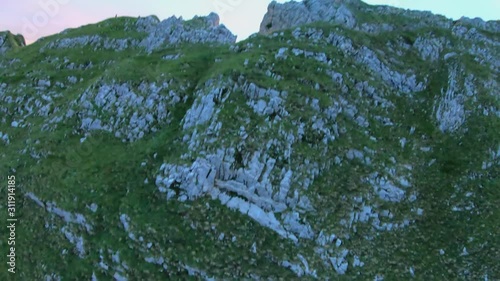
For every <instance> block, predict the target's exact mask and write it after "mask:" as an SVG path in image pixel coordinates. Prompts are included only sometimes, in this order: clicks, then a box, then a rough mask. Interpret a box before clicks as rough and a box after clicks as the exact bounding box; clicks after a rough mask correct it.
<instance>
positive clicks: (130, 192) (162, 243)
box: [0, 14, 500, 280]
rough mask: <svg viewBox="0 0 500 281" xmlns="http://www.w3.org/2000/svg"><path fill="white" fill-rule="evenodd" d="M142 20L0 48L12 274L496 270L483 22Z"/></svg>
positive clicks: (465, 275) (494, 149) (493, 129)
mask: <svg viewBox="0 0 500 281" xmlns="http://www.w3.org/2000/svg"><path fill="white" fill-rule="evenodd" d="M361 16H362V15H360V16H359V17H358V21H362V20H363V19H365V20H366V21H367V22H369V21H370V20H372V17H373V16H372V15H369V14H367V15H364V16H365V18H363V17H361ZM381 17H382V16H381ZM402 19H404V20H405V21H406V22H407V24H410V25H411V24H412V23H414V22H416V21H418V19H414V18H411V17H404V16H401V18H399V17H383V20H384V22H386V23H388V24H393V25H394V26H402V25H400V23H401V22H400V21H401V20H402ZM198 21H199V19H195V20H193V21H188V22H184V23H183V24H184V25H187V26H189V28H191V27H192V28H194V29H196V28H209V27H207V26H203V25H202V24H199V22H198ZM376 21H377V22H378V20H376ZM139 25H140V19H135V18H116V19H109V20H106V21H104V22H100V23H97V24H93V25H88V26H84V27H81V28H78V29H73V30H68V31H66V32H64V33H61V34H56V35H53V36H50V37H47V38H44V39H41V40H39V41H37V42H35V43H34V44H32V45H29V46H26V47H23V48H21V49H16V50H11V51H9V52H7V53H5V54H4V55H3V56H2V57H0V114H1V115H0V116H1V120H0V132H1V133H0V139H2V140H0V146H1V147H2V150H1V152H0V157H1V159H2V161H0V170H1V171H2V172H1V176H2V177H5V176H6V175H9V174H14V175H15V176H16V185H17V190H16V200H17V201H16V210H17V213H16V216H17V218H18V219H19V224H18V228H17V230H16V234H17V240H16V245H17V248H16V255H17V263H16V271H17V273H16V275H17V278H18V279H19V280H42V279H45V280H60V279H61V280H85V279H87V280H88V279H91V278H94V279H93V280H110V279H111V278H114V279H115V280H164V279H169V280H170V279H171V280H200V279H201V280H207V279H210V278H214V279H215V280H219V279H220V280H248V279H250V280H252V279H253V280H298V279H304V280H308V279H311V280H314V279H319V280H326V279H329V280H353V279H355V280H407V279H410V278H412V276H413V278H415V279H417V280H496V279H500V268H499V266H498V262H497V261H498V258H499V257H500V240H499V239H500V238H499V236H498V235H497V234H496V233H499V231H500V229H499V226H500V213H499V211H498V208H497V206H498V204H500V188H499V187H500V180H499V177H498V174H499V171H500V168H499V164H500V142H499V141H500V133H499V131H498V130H497V128H499V127H500V119H499V117H500V111H499V110H500V109H499V106H500V103H499V92H498V81H499V79H498V66H496V65H495V60H496V61H498V58H499V51H498V49H497V48H496V46H498V44H499V43H498V38H499V34H498V33H494V32H489V31H485V30H481V29H477V28H475V27H474V26H472V25H469V24H467V23H458V25H457V26H456V28H455V29H446V28H441V27H428V26H423V27H422V28H420V29H416V30H413V29H412V30H409V29H408V30H407V29H404V28H396V29H395V30H392V31H385V32H381V33H378V34H369V33H367V32H364V31H361V30H353V29H348V28H345V27H343V26H341V25H337V24H332V23H326V22H315V23H311V24H308V25H304V26H300V27H294V28H290V29H286V30H282V31H277V32H275V33H273V34H270V35H268V36H265V35H258V34H257V35H254V36H252V37H251V38H249V39H247V40H244V41H241V42H238V43H235V44H219V43H217V42H212V43H210V42H206V43H194V44H193V43H182V42H179V43H178V44H170V45H168V44H166V45H163V46H162V47H160V48H156V49H154V50H153V51H152V52H148V51H147V50H146V49H145V48H144V47H143V46H141V44H140V42H143V41H142V40H144V39H146V38H147V37H148V33H147V31H145V30H143V29H141V28H139V27H138V26H139ZM458 28H464V29H466V30H467V31H469V33H466V34H469V35H471V34H472V35H475V36H479V35H480V36H484V37H485V38H488V39H489V40H490V41H486V40H480V41H477V40H475V38H476V37H472V36H471V37H470V38H468V39H464V38H463V37H460V36H462V35H459V34H463V33H458V32H457V30H458ZM471 30H473V31H472V32H471ZM93 36H98V37H95V38H92V37H93ZM65 46H67V47H65ZM474 50H476V52H475V53H474ZM488 56H490V58H491V57H492V58H493V59H487V58H488ZM5 181H6V180H5V179H4V178H2V182H5ZM4 194H5V193H4ZM2 200H4V201H6V200H7V199H6V198H5V197H4V195H3V194H2ZM1 213H2V216H5V215H6V213H7V210H6V209H5V207H3V204H2V211H1ZM0 247H1V248H2V252H3V253H4V252H6V251H7V245H6V241H4V240H2V241H1V242H0ZM2 274H7V273H6V272H5V271H3V272H2ZM3 276H4V277H2V280H3V279H4V278H11V277H12V276H6V275H3ZM488 278H489V279H488Z"/></svg>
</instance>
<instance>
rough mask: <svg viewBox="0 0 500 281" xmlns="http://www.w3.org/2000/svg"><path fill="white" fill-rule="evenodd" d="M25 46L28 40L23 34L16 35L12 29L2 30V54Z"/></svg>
mask: <svg viewBox="0 0 500 281" xmlns="http://www.w3.org/2000/svg"><path fill="white" fill-rule="evenodd" d="M24 46H26V41H25V40H24V37H23V36H22V35H20V34H18V35H14V34H12V33H11V32H10V31H3V32H0V55H2V54H4V53H6V52H7V51H9V50H12V49H16V48H19V47H24Z"/></svg>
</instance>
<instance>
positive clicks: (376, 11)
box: [260, 0, 500, 34]
mask: <svg viewBox="0 0 500 281" xmlns="http://www.w3.org/2000/svg"><path fill="white" fill-rule="evenodd" d="M390 16H392V17H395V18H396V19H399V21H394V20H393V24H392V25H391V24H389V21H386V20H385V19H387V17H390ZM416 19H418V20H416ZM320 21H323V22H331V23H336V24H340V25H342V26H344V27H347V28H350V29H355V30H360V31H365V32H367V33H379V32H383V31H391V30H394V29H398V30H402V29H403V30H418V29H421V28H423V27H441V28H452V27H454V25H456V24H467V25H470V26H473V27H474V28H479V29H483V30H487V31H490V32H499V31H500V22H499V21H488V22H484V21H483V20H481V19H479V18H476V19H469V18H466V17H463V18H461V19H460V20H458V21H457V22H455V23H453V22H452V21H451V20H450V19H446V18H445V17H443V16H438V15H434V14H432V13H430V12H420V11H411V10H404V9H400V8H395V7H390V6H371V5H367V4H365V3H363V2H362V1H360V0H305V1H301V2H296V1H290V2H286V3H283V4H279V3H277V2H276V1H273V2H271V3H270V4H269V6H268V8H267V13H266V14H265V15H264V18H263V20H262V22H261V25H260V33H262V34H270V33H273V32H275V31H279V30H283V29H287V28H292V27H297V26H300V25H304V24H308V23H311V22H320ZM410 23H411V24H410Z"/></svg>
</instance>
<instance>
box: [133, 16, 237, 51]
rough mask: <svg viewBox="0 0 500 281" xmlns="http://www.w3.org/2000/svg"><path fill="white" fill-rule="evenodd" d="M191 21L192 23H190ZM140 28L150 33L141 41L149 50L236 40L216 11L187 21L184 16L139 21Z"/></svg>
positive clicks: (225, 42) (226, 42) (224, 42)
mask: <svg viewBox="0 0 500 281" xmlns="http://www.w3.org/2000/svg"><path fill="white" fill-rule="evenodd" d="M190 22H191V24H189V23H190ZM137 25H138V29H139V30H144V31H146V32H148V33H149V35H148V37H147V38H145V39H144V40H142V41H141V42H140V43H139V46H141V47H144V48H145V49H146V50H147V51H148V52H152V51H153V50H155V49H158V48H161V47H165V46H167V45H176V44H179V43H222V44H232V43H234V42H236V36H235V35H233V34H232V33H231V32H230V31H229V30H228V29H227V28H226V27H225V26H224V25H219V16H218V15H217V14H215V13H211V14H209V15H208V16H207V17H195V18H194V19H192V20H191V21H188V22H185V21H184V20H183V19H182V17H180V18H177V17H175V16H172V17H170V18H168V19H166V20H164V21H161V22H157V21H156V20H154V19H149V20H141V21H140V22H139V21H138V22H137Z"/></svg>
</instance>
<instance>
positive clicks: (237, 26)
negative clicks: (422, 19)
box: [0, 0, 500, 44]
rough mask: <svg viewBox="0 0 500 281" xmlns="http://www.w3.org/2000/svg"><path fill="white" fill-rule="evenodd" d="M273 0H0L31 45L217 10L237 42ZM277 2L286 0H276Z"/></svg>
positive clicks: (497, 0) (415, 3) (445, 6)
mask: <svg viewBox="0 0 500 281" xmlns="http://www.w3.org/2000/svg"><path fill="white" fill-rule="evenodd" d="M270 2H271V0H180V1H179V0H178V1H174V0H141V1H138V0H0V31H3V30H10V31H11V32H13V33H21V34H23V35H24V36H25V38H26V41H27V43H28V44H29V43H31V42H33V41H35V40H36V39H38V38H40V37H43V36H47V35H51V34H54V33H58V32H61V31H62V30H64V29H66V28H70V27H78V26H81V25H85V24H89V23H95V22H98V21H101V20H104V19H106V18H110V17H114V16H115V15H119V16H134V17H137V16H148V15H157V16H158V18H160V19H165V18H168V17H170V16H172V15H175V16H182V17H183V18H184V19H190V18H192V17H193V16H195V15H208V14H209V13H210V12H212V11H213V12H216V13H218V14H219V16H220V18H221V23H223V24H224V25H226V26H227V27H228V28H229V29H230V30H231V31H232V32H233V33H234V34H236V35H238V41H239V40H242V39H245V38H247V37H248V36H249V35H251V34H252V33H255V32H257V31H258V30H259V25H260V22H261V20H262V17H263V16H264V14H265V13H266V11H267V5H268V4H269V3H270ZM278 2H281V3H282V2H287V1H286V0H281V1H280V0H278ZM365 2H366V3H369V4H384V5H392V6H396V7H401V8H406V9H414V10H427V11H432V12H433V13H437V14H441V15H445V16H446V17H448V18H453V19H458V18H460V17H461V16H467V17H470V18H474V17H481V18H483V19H484V20H499V19H500V0H475V1H471V0H365Z"/></svg>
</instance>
